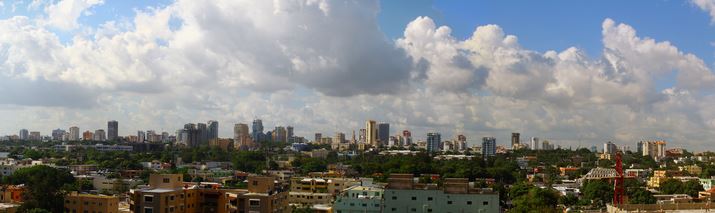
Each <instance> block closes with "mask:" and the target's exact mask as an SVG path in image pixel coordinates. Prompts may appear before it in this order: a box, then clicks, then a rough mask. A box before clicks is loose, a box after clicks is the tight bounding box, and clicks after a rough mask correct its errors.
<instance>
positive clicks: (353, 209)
mask: <svg viewBox="0 0 715 213" xmlns="http://www.w3.org/2000/svg"><path fill="white" fill-rule="evenodd" d="M384 190H385V189H384V188H382V187H376V186H352V187H350V188H347V189H345V190H344V191H343V193H340V194H339V195H338V196H337V197H336V198H335V203H333V212H335V213H381V212H382V210H383V209H382V207H383V203H382V199H383V197H382V195H383V193H384Z"/></svg>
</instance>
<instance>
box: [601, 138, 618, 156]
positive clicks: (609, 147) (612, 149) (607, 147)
mask: <svg viewBox="0 0 715 213" xmlns="http://www.w3.org/2000/svg"><path fill="white" fill-rule="evenodd" d="M616 151H618V148H617V147H616V144H614V143H613V142H610V141H609V142H608V143H604V144H603V154H609V155H612V154H616Z"/></svg>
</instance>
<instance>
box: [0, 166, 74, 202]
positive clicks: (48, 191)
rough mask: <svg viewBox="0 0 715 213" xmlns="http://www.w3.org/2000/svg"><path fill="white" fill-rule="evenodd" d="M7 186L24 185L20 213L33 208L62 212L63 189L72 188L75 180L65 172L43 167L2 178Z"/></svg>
mask: <svg viewBox="0 0 715 213" xmlns="http://www.w3.org/2000/svg"><path fill="white" fill-rule="evenodd" d="M3 182H5V183H8V184H25V186H26V187H27V188H26V193H24V194H23V196H24V199H25V202H24V203H23V204H22V205H21V206H20V212H24V211H29V210H31V209H35V208H41V209H46V210H49V211H50V212H62V211H63V208H64V207H63V206H64V202H63V201H64V190H62V189H63V188H72V186H71V185H73V184H74V182H75V179H74V177H73V176H72V174H70V173H69V171H67V170H60V169H55V168H52V167H49V166H45V165H39V166H32V167H27V168H22V169H18V170H17V171H15V172H14V173H13V174H12V175H10V176H7V177H5V178H4V181H3Z"/></svg>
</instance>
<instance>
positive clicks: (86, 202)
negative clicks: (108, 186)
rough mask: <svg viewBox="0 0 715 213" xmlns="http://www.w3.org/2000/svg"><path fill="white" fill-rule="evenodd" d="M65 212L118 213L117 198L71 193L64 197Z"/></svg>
mask: <svg viewBox="0 0 715 213" xmlns="http://www.w3.org/2000/svg"><path fill="white" fill-rule="evenodd" d="M65 212H102V213H118V212H119V198H117V197H115V196H107V195H94V194H80V193H77V192H71V193H70V194H68V195H66V196H65Z"/></svg>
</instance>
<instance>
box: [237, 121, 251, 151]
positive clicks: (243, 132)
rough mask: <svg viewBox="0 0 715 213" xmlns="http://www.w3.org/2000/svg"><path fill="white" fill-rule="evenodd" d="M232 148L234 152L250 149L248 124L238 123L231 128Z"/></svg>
mask: <svg viewBox="0 0 715 213" xmlns="http://www.w3.org/2000/svg"><path fill="white" fill-rule="evenodd" d="M233 146H234V149H236V150H249V149H251V148H252V145H251V133H250V132H248V124H241V123H239V124H236V125H234V126H233Z"/></svg>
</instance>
